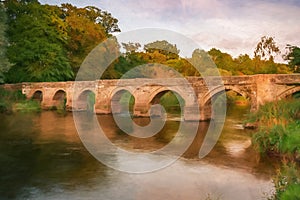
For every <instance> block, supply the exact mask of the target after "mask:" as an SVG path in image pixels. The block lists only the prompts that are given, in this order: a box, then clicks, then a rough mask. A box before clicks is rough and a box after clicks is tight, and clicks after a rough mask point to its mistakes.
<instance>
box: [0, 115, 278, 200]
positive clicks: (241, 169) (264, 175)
mask: <svg viewBox="0 0 300 200" xmlns="http://www.w3.org/2000/svg"><path fill="white" fill-rule="evenodd" d="M230 112H232V113H230ZM245 112H246V110H233V111H229V116H228V118H227V121H226V123H225V127H224V130H223V132H222V134H221V138H220V140H219V141H218V143H217V144H216V146H215V147H214V149H213V150H212V151H211V152H210V153H209V154H208V156H207V157H205V159H202V160H199V159H197V157H198V152H199V149H200V147H201V144H202V142H203V138H204V136H205V133H206V130H207V127H208V123H207V122H201V123H200V126H199V128H198V134H197V135H196V138H195V139H194V141H193V143H192V145H191V146H190V147H189V148H188V149H187V151H186V152H185V153H184V156H183V158H181V159H180V160H179V161H177V162H176V163H174V164H173V165H172V166H170V167H168V168H165V169H163V170H160V171H157V172H154V173H148V174H142V175H133V174H126V173H121V172H118V171H115V170H112V169H110V168H108V167H106V166H104V165H103V164H101V163H100V162H98V161H97V160H96V159H95V158H94V157H93V156H91V154H90V153H89V152H88V151H87V150H86V149H85V147H84V146H83V145H82V143H81V140H80V138H79V136H78V134H77V132H76V129H75V126H74V121H73V116H72V114H71V113H68V114H66V115H59V114H57V113H55V112H42V113H40V114H14V115H1V116H0V117H1V120H0V175H1V177H0V199H7V198H17V199H24V198H28V199H203V198H205V197H206V196H207V194H209V193H210V194H212V196H216V195H217V196H218V195H220V196H221V199H241V198H243V199H258V197H261V196H262V194H263V192H265V191H269V190H271V189H272V184H271V181H270V179H271V176H272V175H273V174H274V167H273V165H274V164H271V163H274V161H273V160H266V159H264V160H259V159H257V154H256V153H255V151H254V150H253V149H252V147H251V146H250V145H249V144H250V136H251V131H246V130H242V129H240V128H237V127H240V126H239V125H240V124H241V123H242V117H241V115H243V114H244V113H245ZM97 120H98V121H99V122H100V124H101V125H104V126H102V127H103V128H104V129H105V130H104V131H105V133H106V136H107V137H108V138H109V139H110V140H111V141H112V142H113V143H114V144H115V145H117V146H119V147H121V148H124V149H126V150H128V151H133V152H151V151H153V150H156V149H159V148H162V147H164V146H165V145H166V144H168V143H169V142H170V141H172V139H173V138H174V137H175V134H176V132H177V131H178V126H179V122H178V121H177V120H176V118H172V119H171V120H169V121H167V123H166V125H165V127H164V128H163V130H162V131H160V133H158V134H157V135H155V136H152V137H150V138H142V139H141V138H136V137H132V136H129V135H127V134H124V133H123V132H122V131H121V130H119V129H118V128H117V126H116V125H115V122H114V120H113V119H112V117H111V116H109V115H99V116H97ZM134 120H137V121H139V122H138V123H140V124H143V123H144V124H147V123H149V121H147V120H149V119H147V118H138V119H134ZM192 125H193V123H187V127H189V126H192ZM186 136H187V137H188V131H187V132H186ZM182 139H184V138H182ZM168 153H169V154H171V155H172V153H173V152H172V151H169V152H168ZM107 156H108V158H109V159H111V160H114V161H116V162H120V155H119V154H118V152H110V153H109V154H107ZM125 159H126V158H125ZM128 160H131V158H128ZM123 161H124V158H123ZM145 165H147V161H146V160H145Z"/></svg>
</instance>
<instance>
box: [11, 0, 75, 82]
mask: <svg viewBox="0 0 300 200" xmlns="http://www.w3.org/2000/svg"><path fill="white" fill-rule="evenodd" d="M6 6H7V13H8V24H9V28H8V36H9V44H10V46H9V48H8V52H7V55H8V58H9V60H10V61H11V62H12V63H13V66H12V67H11V68H10V70H9V72H8V73H7V79H8V81H9V82H24V81H65V80H70V79H71V78H72V77H73V72H72V70H71V67H70V64H69V61H68V58H67V56H66V50H65V48H64V44H65V43H66V42H67V38H66V35H65V34H64V31H59V30H60V25H61V24H63V21H62V20H61V19H60V16H57V15H55V14H54V13H53V10H51V9H48V8H49V7H47V6H43V5H41V4H40V3H38V2H37V1H20V2H19V1H13V0H12V1H7V4H6Z"/></svg>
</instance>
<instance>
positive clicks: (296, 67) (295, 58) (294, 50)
mask: <svg viewBox="0 0 300 200" xmlns="http://www.w3.org/2000/svg"><path fill="white" fill-rule="evenodd" d="M286 48H287V49H288V52H287V53H286V55H284V59H285V60H287V61H288V62H289V67H290V68H291V70H292V71H293V72H297V73H300V48H299V47H297V46H291V45H287V47H286Z"/></svg>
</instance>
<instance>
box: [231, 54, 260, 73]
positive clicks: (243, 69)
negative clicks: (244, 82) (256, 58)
mask: <svg viewBox="0 0 300 200" xmlns="http://www.w3.org/2000/svg"><path fill="white" fill-rule="evenodd" d="M234 62H235V63H236V73H237V74H245V75H252V74H254V73H255V72H254V62H253V61H252V59H251V58H250V56H249V55H248V54H244V55H239V56H238V57H237V58H235V59H234Z"/></svg>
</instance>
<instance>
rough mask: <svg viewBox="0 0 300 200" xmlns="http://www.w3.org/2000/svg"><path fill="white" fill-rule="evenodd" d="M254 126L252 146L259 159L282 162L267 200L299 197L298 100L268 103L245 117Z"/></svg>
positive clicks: (299, 109)
mask: <svg viewBox="0 0 300 200" xmlns="http://www.w3.org/2000/svg"><path fill="white" fill-rule="evenodd" d="M249 121H250V122H252V123H253V122H255V123H257V125H258V130H257V132H256V133H255V134H254V135H253V144H254V146H255V148H256V149H257V150H258V151H259V152H260V153H261V154H262V156H276V157H278V158H280V159H281V160H282V166H281V167H280V168H279V169H278V170H277V175H276V176H275V177H274V179H273V182H274V186H275V192H274V194H273V195H272V197H270V198H269V199H272V200H278V199H283V200H289V199H299V198H300V166H299V162H300V135H299V130H300V101H299V99H288V100H280V101H277V102H270V103H267V104H265V105H263V106H261V107H260V109H259V110H258V111H257V112H256V113H254V114H251V115H250V116H249Z"/></svg>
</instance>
